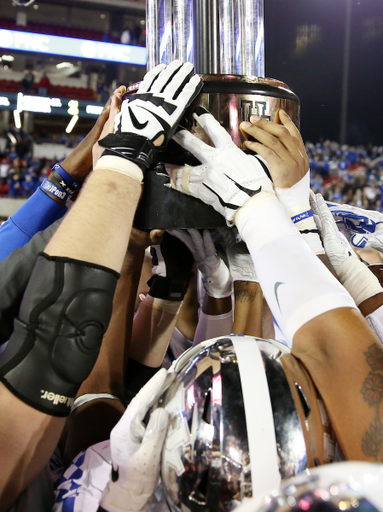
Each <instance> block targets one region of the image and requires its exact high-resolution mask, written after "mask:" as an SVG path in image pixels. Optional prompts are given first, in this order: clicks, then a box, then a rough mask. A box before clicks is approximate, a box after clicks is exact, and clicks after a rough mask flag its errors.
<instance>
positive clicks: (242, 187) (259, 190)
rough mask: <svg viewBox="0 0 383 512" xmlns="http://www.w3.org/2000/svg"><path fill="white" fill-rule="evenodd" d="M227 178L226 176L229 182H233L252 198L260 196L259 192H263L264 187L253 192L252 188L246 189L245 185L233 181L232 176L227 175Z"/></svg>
mask: <svg viewBox="0 0 383 512" xmlns="http://www.w3.org/2000/svg"><path fill="white" fill-rule="evenodd" d="M224 174H225V173H224ZM225 176H226V178H229V180H231V181H232V182H233V183H235V184H236V186H237V187H238V188H239V190H242V192H245V194H247V195H248V196H250V197H253V196H255V194H259V192H261V190H262V186H260V187H259V189H258V190H252V189H251V188H246V187H244V186H243V185H241V184H240V183H237V182H236V181H235V180H233V178H230V176H228V175H227V174H225Z"/></svg>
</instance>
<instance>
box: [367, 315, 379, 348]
mask: <svg viewBox="0 0 383 512" xmlns="http://www.w3.org/2000/svg"><path fill="white" fill-rule="evenodd" d="M366 320H367V322H368V325H369V326H370V327H371V329H372V330H373V331H374V333H375V334H376V335H377V337H378V338H379V341H380V343H382V344H383V306H380V308H378V309H376V310H375V311H374V312H373V313H370V314H369V315H367V316H366Z"/></svg>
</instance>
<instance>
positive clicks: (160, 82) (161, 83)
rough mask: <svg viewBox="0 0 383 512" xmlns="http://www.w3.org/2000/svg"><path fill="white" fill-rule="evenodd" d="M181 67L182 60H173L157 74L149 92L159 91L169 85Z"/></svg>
mask: <svg viewBox="0 0 383 512" xmlns="http://www.w3.org/2000/svg"><path fill="white" fill-rule="evenodd" d="M181 68H182V62H181V61H179V60H173V62H171V63H170V64H169V65H168V66H167V67H166V68H165V69H164V70H163V71H162V72H161V74H160V75H159V76H158V78H157V80H156V81H155V82H153V85H152V87H151V88H150V92H153V93H161V92H163V91H164V90H165V89H166V88H167V87H171V82H172V80H174V79H177V78H175V77H176V75H177V74H178V72H179V70H180V69H181Z"/></svg>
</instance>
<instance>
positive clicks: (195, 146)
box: [173, 130, 211, 162]
mask: <svg viewBox="0 0 383 512" xmlns="http://www.w3.org/2000/svg"><path fill="white" fill-rule="evenodd" d="M173 140H175V141H176V142H177V144H179V145H180V146H182V147H183V148H184V149H186V150H187V151H190V153H191V154H192V155H194V156H195V157H196V158H198V160H200V161H201V162H203V161H204V154H205V152H206V151H207V150H209V146H208V145H207V144H205V142H203V141H202V140H200V139H198V137H196V136H195V135H193V134H192V133H190V132H189V131H188V130H179V131H178V132H177V133H176V134H175V135H173ZM210 149H211V148H210Z"/></svg>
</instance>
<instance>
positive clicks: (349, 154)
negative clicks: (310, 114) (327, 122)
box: [306, 140, 383, 212]
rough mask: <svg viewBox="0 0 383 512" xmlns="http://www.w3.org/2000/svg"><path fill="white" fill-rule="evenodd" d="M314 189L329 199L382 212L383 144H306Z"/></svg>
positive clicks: (328, 142)
mask: <svg viewBox="0 0 383 512" xmlns="http://www.w3.org/2000/svg"><path fill="white" fill-rule="evenodd" d="M306 152H307V154H308V156H309V158H310V169H311V188H312V189H313V190H314V192H320V193H321V194H322V195H323V197H324V198H325V199H326V200H328V201H334V202H336V203H343V204H350V205H353V206H358V207H362V208H364V209H367V210H377V211H380V212H381V211H382V193H383V146H367V147H366V146H348V145H346V144H345V145H343V146H341V145H340V144H338V143H337V142H331V141H330V140H326V141H325V142H319V143H317V144H313V143H311V142H307V143H306Z"/></svg>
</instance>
